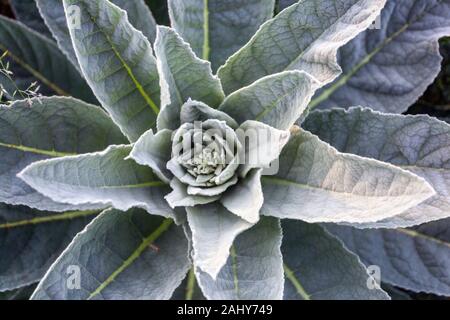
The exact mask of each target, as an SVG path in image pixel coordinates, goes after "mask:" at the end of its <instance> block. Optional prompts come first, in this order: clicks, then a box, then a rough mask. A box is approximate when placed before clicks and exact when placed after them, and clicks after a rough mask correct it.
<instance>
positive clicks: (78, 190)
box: [19, 145, 173, 217]
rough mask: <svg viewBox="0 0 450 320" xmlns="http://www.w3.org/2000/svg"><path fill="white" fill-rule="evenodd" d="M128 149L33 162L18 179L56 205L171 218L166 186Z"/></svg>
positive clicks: (120, 147) (110, 148) (121, 147)
mask: <svg viewBox="0 0 450 320" xmlns="http://www.w3.org/2000/svg"><path fill="white" fill-rule="evenodd" d="M130 151H131V147H130V146H124V145H122V146H110V147H109V148H108V149H106V150H105V151H102V152H98V153H88V154H83V155H79V156H72V157H63V158H56V159H51V160H44V161H40V162H35V163H33V164H31V165H30V166H28V167H27V168H25V170H23V171H22V172H21V173H20V174H19V177H20V178H21V179H23V180H24V181H25V182H27V183H28V184H29V185H30V186H31V187H33V188H34V189H36V190H38V191H39V192H40V193H42V194H44V195H46V196H48V197H50V198H51V199H53V200H55V201H60V202H64V203H71V204H75V205H79V204H103V205H106V206H113V207H114V208H117V209H119V210H123V211H126V210H128V209H130V208H133V207H139V208H143V209H145V210H147V211H148V212H149V213H151V214H156V215H161V216H164V217H173V212H172V210H171V209H170V208H169V206H168V205H167V203H166V202H165V200H164V195H166V194H167V193H169V191H170V189H169V188H168V186H167V185H166V184H165V183H164V182H162V181H160V180H159V179H158V178H157V176H156V175H155V174H154V173H153V171H152V170H151V169H150V168H149V167H147V166H140V165H138V164H137V163H136V162H134V161H133V160H131V159H128V160H124V159H125V158H127V157H128V155H129V154H130Z"/></svg>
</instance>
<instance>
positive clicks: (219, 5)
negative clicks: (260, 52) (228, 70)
mask: <svg viewBox="0 0 450 320" xmlns="http://www.w3.org/2000/svg"><path fill="white" fill-rule="evenodd" d="M168 3H169V14H170V19H171V22H172V27H174V28H175V29H176V30H177V31H178V33H179V34H180V35H181V36H182V37H183V38H184V39H185V40H186V41H187V42H189V43H190V44H191V47H192V49H193V50H194V52H195V53H196V54H197V56H199V57H201V58H202V59H204V60H209V61H211V63H212V68H213V70H214V71H216V70H217V68H219V66H220V65H221V64H223V63H224V62H225V60H226V59H227V58H228V57H229V56H230V55H231V54H233V53H234V52H235V51H237V50H238V49H240V48H241V47H242V46H243V45H244V44H245V43H246V42H247V41H248V40H250V38H251V37H252V36H253V34H254V33H255V32H256V30H258V27H259V26H260V25H261V24H262V23H263V22H264V21H266V20H267V19H270V18H272V15H273V9H274V3H275V0H232V1H230V0H169V1H168Z"/></svg>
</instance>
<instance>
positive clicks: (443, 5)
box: [311, 0, 450, 113]
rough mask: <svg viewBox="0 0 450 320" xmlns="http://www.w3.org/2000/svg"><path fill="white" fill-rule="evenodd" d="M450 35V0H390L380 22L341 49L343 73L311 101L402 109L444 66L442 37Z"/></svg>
mask: <svg viewBox="0 0 450 320" xmlns="http://www.w3.org/2000/svg"><path fill="white" fill-rule="evenodd" d="M447 35H450V3H449V2H448V1H441V0H389V1H388V3H387V5H386V8H385V9H384V10H383V12H382V14H381V16H380V18H379V23H378V24H375V26H374V29H373V30H367V31H366V32H364V33H363V34H361V35H360V36H358V37H357V38H356V39H354V40H353V41H352V42H350V43H349V44H348V45H347V46H345V47H343V48H342V49H341V50H340V52H339V64H340V65H341V67H342V69H343V74H342V75H341V77H340V78H339V79H338V80H336V82H334V83H333V84H331V85H330V86H329V87H327V88H325V89H324V90H323V91H322V92H321V93H320V94H318V95H317V97H316V98H314V99H313V101H312V103H311V107H314V106H317V105H318V104H320V107H321V108H330V107H342V106H345V107H348V106H354V105H363V106H366V107H371V108H372V109H375V110H379V111H383V112H392V113H402V112H404V111H406V110H407V109H408V108H409V107H410V106H411V104H413V103H414V102H415V101H416V100H417V99H418V98H419V97H420V96H421V95H422V94H423V92H424V91H425V89H426V88H427V87H428V86H429V85H430V84H431V83H432V82H433V80H434V79H435V78H436V76H437V75H438V73H439V70H440V69H441V60H442V57H441V55H440V53H439V44H438V40H439V38H441V37H443V36H447Z"/></svg>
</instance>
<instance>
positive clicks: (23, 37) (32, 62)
mask: <svg viewBox="0 0 450 320" xmlns="http://www.w3.org/2000/svg"><path fill="white" fill-rule="evenodd" d="M4 51H8V56H7V59H8V61H10V62H11V70H12V71H13V72H14V73H15V75H14V76H13V78H14V80H15V81H16V82H17V84H18V87H19V88H21V89H22V90H24V89H26V88H27V87H28V86H29V85H30V84H31V83H32V82H34V81H37V82H38V83H39V85H41V90H40V92H41V93H42V94H48V95H51V94H57V95H60V96H73V97H75V98H79V99H82V100H84V101H87V102H95V101H96V100H95V97H94V95H93V94H92V91H91V89H90V88H89V86H88V85H87V83H86V82H85V81H84V80H83V78H82V77H81V75H80V74H79V73H78V71H77V70H76V68H75V67H74V66H73V65H72V64H71V63H70V62H69V61H67V59H66V57H65V56H64V55H63V54H62V53H61V52H60V51H59V50H58V47H57V46H56V43H54V42H53V41H51V40H49V39H47V38H46V37H44V36H42V35H40V34H38V33H36V32H35V31H33V30H31V29H29V28H28V27H26V26H24V25H23V24H21V23H19V22H16V21H13V20H10V19H8V18H6V17H4V16H0V52H2V53H3V52H4ZM1 79H2V80H1V83H2V84H3V82H4V79H3V78H1ZM16 98H19V99H20V97H16Z"/></svg>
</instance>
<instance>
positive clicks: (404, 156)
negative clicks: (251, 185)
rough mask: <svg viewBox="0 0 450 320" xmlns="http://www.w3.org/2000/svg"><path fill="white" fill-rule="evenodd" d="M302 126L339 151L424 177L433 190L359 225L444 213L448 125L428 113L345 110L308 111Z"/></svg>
mask: <svg viewBox="0 0 450 320" xmlns="http://www.w3.org/2000/svg"><path fill="white" fill-rule="evenodd" d="M303 127H304V128H305V129H306V130H309V131H311V132H312V133H314V134H316V135H318V136H319V138H320V139H321V140H322V141H326V142H328V143H330V144H331V145H332V146H333V147H335V148H336V149H338V150H339V151H341V152H347V153H353V154H357V155H360V156H363V157H368V158H374V159H378V160H381V161H385V162H390V163H392V164H394V165H396V166H398V167H401V168H403V169H405V170H408V171H411V172H413V173H415V174H417V175H418V176H421V177H423V178H424V179H426V180H427V181H428V182H429V183H430V184H431V185H432V186H433V188H434V189H435V190H436V192H437V194H436V195H435V196H434V197H431V198H430V199H428V200H426V201H425V202H423V203H421V204H419V205H418V206H415V207H413V208H411V209H409V210H407V211H406V212H404V213H402V214H401V215H399V216H396V217H393V218H389V219H387V220H382V221H379V222H377V223H375V224H369V225H366V224H363V225H361V226H360V227H381V228H395V227H408V226H412V225H417V224H421V223H424V222H428V221H432V220H438V219H443V218H446V217H449V216H450V189H449V185H450V125H448V124H446V123H445V122H442V121H439V120H437V119H434V118H430V117H428V116H402V115H390V114H381V113H378V112H373V111H371V110H370V109H363V108H351V109H349V110H348V111H345V110H343V109H333V110H330V111H320V112H312V113H311V114H310V116H309V117H308V118H307V119H306V121H305V122H304V123H303Z"/></svg>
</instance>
